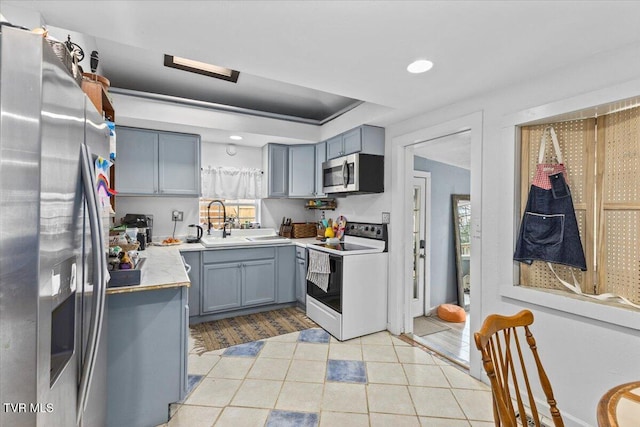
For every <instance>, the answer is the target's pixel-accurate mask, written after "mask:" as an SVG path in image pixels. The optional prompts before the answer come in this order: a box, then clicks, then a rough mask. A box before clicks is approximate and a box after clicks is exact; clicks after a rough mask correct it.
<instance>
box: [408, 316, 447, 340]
mask: <svg viewBox="0 0 640 427" xmlns="http://www.w3.org/2000/svg"><path fill="white" fill-rule="evenodd" d="M448 329H450V328H449V327H448V326H446V325H443V324H442V323H440V322H438V321H437V320H433V319H430V318H429V317H425V316H420V317H416V318H415V319H413V334H414V335H417V336H419V337H423V336H425V335H431V334H435V333H436V332H442V331H446V330H448Z"/></svg>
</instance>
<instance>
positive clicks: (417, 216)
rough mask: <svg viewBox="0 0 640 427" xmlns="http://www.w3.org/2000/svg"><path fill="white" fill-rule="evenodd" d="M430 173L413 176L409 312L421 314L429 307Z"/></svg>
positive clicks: (414, 314) (418, 173) (415, 315)
mask: <svg viewBox="0 0 640 427" xmlns="http://www.w3.org/2000/svg"><path fill="white" fill-rule="evenodd" d="M430 189H431V175H430V174H429V173H427V172H415V175H414V177H413V233H412V240H413V242H412V243H413V296H412V299H411V314H412V316H413V317H418V316H423V315H424V314H425V310H428V309H427V307H429V258H430V253H429V252H430V251H429V246H430V245H429V221H428V218H429V209H430V208H429V204H430V200H429V199H430V193H431V191H430Z"/></svg>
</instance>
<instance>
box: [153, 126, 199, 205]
mask: <svg viewBox="0 0 640 427" xmlns="http://www.w3.org/2000/svg"><path fill="white" fill-rule="evenodd" d="M158 174H159V179H158V181H159V184H160V185H159V189H160V193H161V194H174V195H190V196H191V195H195V196H198V195H200V139H199V138H198V137H197V136H195V135H181V134H176V133H161V134H159V139H158Z"/></svg>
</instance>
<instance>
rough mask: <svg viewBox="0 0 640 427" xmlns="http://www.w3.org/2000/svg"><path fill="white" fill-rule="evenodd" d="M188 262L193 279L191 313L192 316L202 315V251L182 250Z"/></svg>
mask: <svg viewBox="0 0 640 427" xmlns="http://www.w3.org/2000/svg"><path fill="white" fill-rule="evenodd" d="M180 254H181V255H182V256H183V257H184V259H185V261H186V262H187V264H189V265H190V266H191V271H189V280H190V281H191V286H189V315H190V316H199V315H200V275H201V270H202V269H201V267H202V265H201V264H200V252H199V251H194V252H181V253H180Z"/></svg>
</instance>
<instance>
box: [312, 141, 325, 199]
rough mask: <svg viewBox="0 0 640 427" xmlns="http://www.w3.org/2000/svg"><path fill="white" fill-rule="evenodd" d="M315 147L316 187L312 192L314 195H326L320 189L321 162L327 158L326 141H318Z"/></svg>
mask: <svg viewBox="0 0 640 427" xmlns="http://www.w3.org/2000/svg"><path fill="white" fill-rule="evenodd" d="M315 149H316V167H315V175H316V189H315V193H314V197H326V196H327V195H326V194H324V191H322V190H323V189H322V163H324V162H325V161H326V160H327V143H326V142H319V143H317V144H316V146H315Z"/></svg>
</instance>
